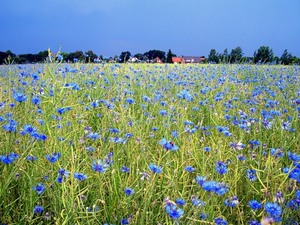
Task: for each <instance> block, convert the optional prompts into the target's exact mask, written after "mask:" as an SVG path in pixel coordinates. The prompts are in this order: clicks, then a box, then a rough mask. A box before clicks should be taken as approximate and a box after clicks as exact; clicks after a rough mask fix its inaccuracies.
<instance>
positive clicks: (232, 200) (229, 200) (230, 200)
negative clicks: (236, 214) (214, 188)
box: [224, 196, 239, 207]
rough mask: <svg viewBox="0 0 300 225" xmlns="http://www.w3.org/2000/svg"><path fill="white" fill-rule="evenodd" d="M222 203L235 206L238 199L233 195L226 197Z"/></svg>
mask: <svg viewBox="0 0 300 225" xmlns="http://www.w3.org/2000/svg"><path fill="white" fill-rule="evenodd" d="M224 204H225V205H226V206H229V207H236V206H237V205H238V204H239V199H238V197H237V196H233V197H231V198H227V199H226V200H225V202H224Z"/></svg>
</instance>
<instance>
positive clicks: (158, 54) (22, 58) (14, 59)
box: [0, 46, 300, 65]
mask: <svg viewBox="0 0 300 225" xmlns="http://www.w3.org/2000/svg"><path fill="white" fill-rule="evenodd" d="M174 56H176V54H174V53H172V51H171V50H170V49H169V51H168V52H167V53H166V52H164V51H161V50H156V49H154V50H149V51H147V52H145V53H136V54H134V55H132V54H131V52H130V51H123V52H121V54H120V55H115V56H113V57H104V56H102V55H99V56H98V55H97V54H95V53H94V52H93V51H92V50H89V51H86V52H83V51H79V50H77V51H75V52H71V53H67V52H60V51H59V52H58V53H56V54H54V53H52V52H51V50H50V49H48V50H44V51H41V52H39V53H37V54H31V53H29V54H19V55H16V54H14V53H12V52H11V51H10V50H8V51H6V52H1V51H0V64H11V63H16V64H23V63H40V62H47V61H48V62H53V61H63V62H83V63H89V62H119V63H125V62H155V59H157V58H159V59H160V60H161V61H162V62H165V63H173V61H172V57H174ZM202 57H204V56H202ZM205 62H206V63H255V64H283V65H290V64H299V63H300V58H297V57H296V56H293V55H292V53H290V52H288V51H287V50H284V51H283V53H282V55H281V56H280V57H278V56H274V53H273V50H272V49H271V48H270V47H268V46H261V47H259V48H258V49H257V50H256V51H255V52H254V54H253V56H252V57H248V56H244V53H243V50H242V48H241V47H236V48H234V49H232V50H231V51H230V52H229V51H228V49H227V48H226V49H225V50H224V51H223V53H219V52H217V51H216V50H215V49H211V50H210V52H209V54H208V56H207V58H206V60H205Z"/></svg>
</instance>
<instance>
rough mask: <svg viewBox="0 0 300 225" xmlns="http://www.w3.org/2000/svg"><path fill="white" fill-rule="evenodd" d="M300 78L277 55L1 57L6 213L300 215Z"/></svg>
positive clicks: (137, 220) (179, 217)
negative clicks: (176, 61) (263, 59)
mask: <svg viewBox="0 0 300 225" xmlns="http://www.w3.org/2000/svg"><path fill="white" fill-rule="evenodd" d="M299 79H300V68H299V67H283V66H264V65H262V66H254V65H253V66H249V65H149V64H147V65H145V64H143V65H142V64H132V65H129V64H40V65H39V64H37V65H20V66H16V65H10V66H2V67H0V89H1V95H0V126H1V128H0V146H1V147H0V155H1V156H0V157H1V158H0V171H1V175H0V181H1V182H0V222H2V223H3V224H105V223H107V224H127V223H129V224H227V223H228V224H259V222H260V221H261V220H264V219H269V220H273V221H275V222H277V223H279V224H280V223H282V224H289V223H291V224H296V221H299V220H300V214H299V206H300V190H299V182H300V164H299V163H300V147H299V146H300V136H299V129H300V123H299V111H300V84H299ZM17 94H19V95H17ZM20 95H21V97H20ZM22 97H24V98H23V99H22ZM26 97H27V98H26ZM26 125H27V127H26ZM28 125H30V127H31V129H29V130H26V129H27V128H28ZM164 141H165V142H164ZM174 146H178V150H176V148H175V147H174ZM173 147H174V149H173ZM53 153H57V154H56V155H53ZM46 156H47V157H46ZM51 157H52V158H51ZM55 157H56V158H55ZM98 160H100V161H99V162H98ZM150 164H154V165H156V166H159V167H161V169H162V172H161V173H156V172H153V171H152V170H151V169H152V168H150V166H149V165H150ZM188 166H190V167H188ZM62 169H64V170H62ZM251 172H252V174H251ZM77 173H79V174H82V175H83V178H82V180H80V179H78V176H76V177H75V176H74V175H75V174H77ZM84 175H86V179H84ZM201 177H205V178H201ZM202 179H203V180H202ZM205 179H206V180H205ZM39 183H40V184H42V185H44V187H45V190H44V191H41V193H39V190H37V189H38V188H37V185H38V184H39ZM125 188H129V190H131V189H133V192H132V193H133V194H128V193H127V192H126V193H125V191H124V189H125ZM130 188H131V189H130ZM220 188H223V189H220ZM176 199H177V200H178V199H182V200H184V202H185V203H184V204H183V203H182V202H180V201H176ZM251 200H257V201H258V202H259V203H261V207H258V209H255V207H253V206H250V205H249V201H251ZM37 206H42V207H43V208H42V209H41V208H37ZM270 206H272V207H273V208H272V207H271V209H270ZM38 209H40V210H38ZM181 209H182V210H183V212H182V211H181ZM293 222H294V223H293Z"/></svg>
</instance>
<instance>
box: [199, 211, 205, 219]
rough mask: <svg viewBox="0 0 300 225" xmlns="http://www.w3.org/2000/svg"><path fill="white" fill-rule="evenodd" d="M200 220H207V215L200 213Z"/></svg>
mask: <svg viewBox="0 0 300 225" xmlns="http://www.w3.org/2000/svg"><path fill="white" fill-rule="evenodd" d="M199 217H200V220H206V219H207V215H206V214H205V213H203V212H202V213H200V216H199Z"/></svg>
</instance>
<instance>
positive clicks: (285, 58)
mask: <svg viewBox="0 0 300 225" xmlns="http://www.w3.org/2000/svg"><path fill="white" fill-rule="evenodd" d="M280 61H281V63H282V64H283V65H289V64H291V63H292V62H293V55H292V54H291V53H289V52H288V51H287V49H285V50H284V51H283V53H282V55H281V57H280Z"/></svg>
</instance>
